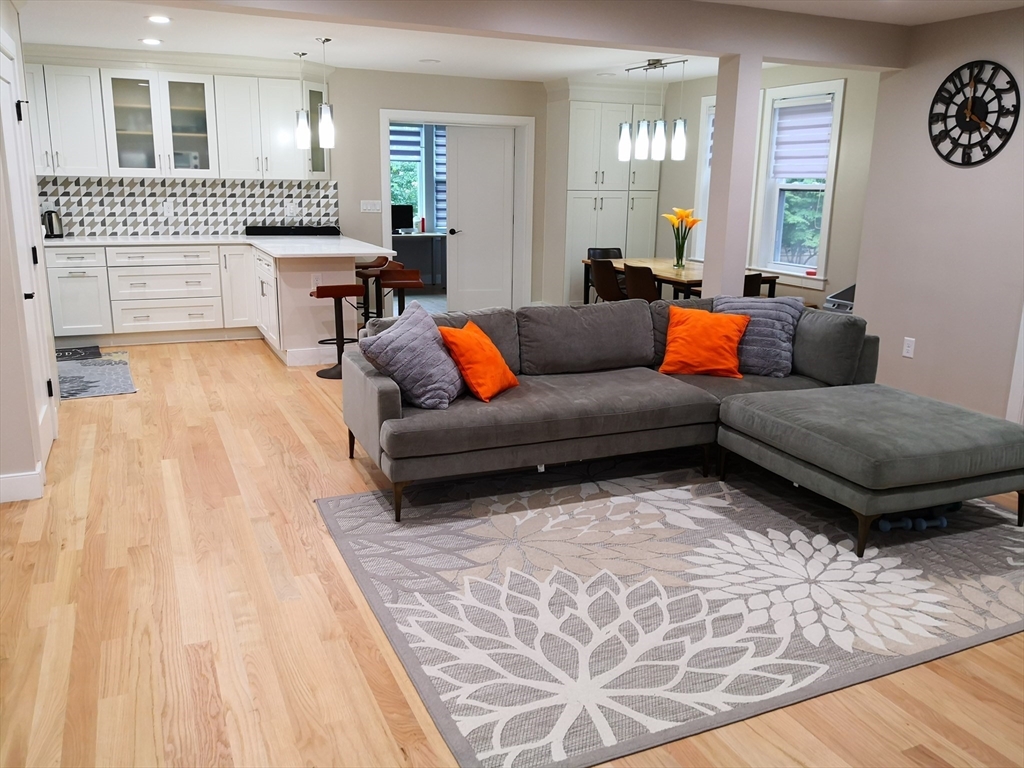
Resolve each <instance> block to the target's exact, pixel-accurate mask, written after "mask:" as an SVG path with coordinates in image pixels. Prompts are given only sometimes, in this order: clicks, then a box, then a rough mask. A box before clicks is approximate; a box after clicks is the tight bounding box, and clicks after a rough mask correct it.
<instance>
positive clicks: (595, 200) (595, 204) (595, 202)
mask: <svg viewBox="0 0 1024 768" xmlns="http://www.w3.org/2000/svg"><path fill="white" fill-rule="evenodd" d="M594 210H595V211H596V210H597V198H596V197H595V198H594Z"/></svg>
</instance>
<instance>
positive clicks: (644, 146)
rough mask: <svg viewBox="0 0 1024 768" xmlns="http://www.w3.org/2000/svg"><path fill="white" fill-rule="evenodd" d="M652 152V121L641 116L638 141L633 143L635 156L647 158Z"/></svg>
mask: <svg viewBox="0 0 1024 768" xmlns="http://www.w3.org/2000/svg"><path fill="white" fill-rule="evenodd" d="M644 112H645V113H646V112H647V70H646V69H645V70H644ZM650 153H651V121H650V120H648V119H646V118H641V119H639V120H637V121H636V143H635V144H634V145H633V157H634V158H635V159H636V160H646V159H647V158H648V157H649V156H650Z"/></svg>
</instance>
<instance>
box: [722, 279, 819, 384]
mask: <svg viewBox="0 0 1024 768" xmlns="http://www.w3.org/2000/svg"><path fill="white" fill-rule="evenodd" d="M714 311H715V312H719V313H725V314H729V315H747V316H748V317H749V318H750V323H749V324H748V325H747V330H746V331H744V332H743V338H742V339H740V345H739V347H738V349H737V352H738V353H739V358H740V373H750V374H753V375H755V376H771V377H772V378H776V379H781V378H783V377H784V376H789V374H790V371H792V370H793V335H794V334H795V333H796V324H797V323H798V322H799V321H800V316H801V315H802V314H803V312H804V300H803V299H801V298H797V297H794V296H780V297H778V298H773V299H759V298H753V297H749V298H740V297H736V296H716V297H715V308H714Z"/></svg>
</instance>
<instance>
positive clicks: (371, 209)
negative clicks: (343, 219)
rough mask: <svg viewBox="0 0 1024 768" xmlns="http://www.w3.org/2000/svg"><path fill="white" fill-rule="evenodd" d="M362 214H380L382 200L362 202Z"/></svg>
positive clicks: (360, 206) (360, 210) (360, 203)
mask: <svg viewBox="0 0 1024 768" xmlns="http://www.w3.org/2000/svg"><path fill="white" fill-rule="evenodd" d="M359 212H360V213H380V200H360V201H359Z"/></svg>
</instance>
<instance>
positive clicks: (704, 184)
mask: <svg viewBox="0 0 1024 768" xmlns="http://www.w3.org/2000/svg"><path fill="white" fill-rule="evenodd" d="M714 114H715V96H714V95H712V96H704V97H702V98H701V100H700V125H699V128H698V130H699V133H698V134H697V186H696V188H695V189H694V191H693V208H694V211H693V212H694V215H695V216H696V217H697V218H698V219H703V220H704V225H703V226H699V227H697V232H696V233H695V236H694V242H693V246H692V252H691V254H690V258H691V259H692V260H693V261H704V243H705V238H706V237H707V231H708V227H707V220H708V195H709V194H710V191H711V167H710V162H709V161H710V158H709V157H708V153H709V152H710V150H711V116H712V115H714Z"/></svg>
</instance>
